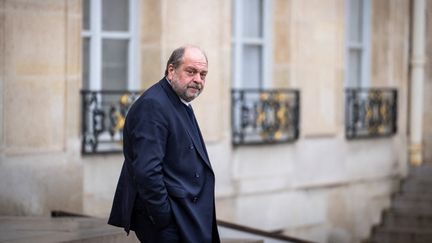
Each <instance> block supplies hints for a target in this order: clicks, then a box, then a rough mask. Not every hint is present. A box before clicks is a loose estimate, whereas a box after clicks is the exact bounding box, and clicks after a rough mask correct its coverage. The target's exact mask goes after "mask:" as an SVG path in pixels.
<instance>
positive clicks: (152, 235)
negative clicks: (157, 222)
mask: <svg viewBox="0 0 432 243" xmlns="http://www.w3.org/2000/svg"><path fill="white" fill-rule="evenodd" d="M135 235H136V236H137V238H138V240H139V241H140V242H142V243H153V242H154V243H181V240H180V235H179V232H178V229H177V226H176V225H175V223H174V222H173V223H171V224H169V225H168V226H167V227H165V228H163V229H161V230H155V231H154V232H149V231H148V230H135Z"/></svg>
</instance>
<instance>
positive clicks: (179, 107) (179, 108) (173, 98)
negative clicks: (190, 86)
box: [159, 78, 211, 169]
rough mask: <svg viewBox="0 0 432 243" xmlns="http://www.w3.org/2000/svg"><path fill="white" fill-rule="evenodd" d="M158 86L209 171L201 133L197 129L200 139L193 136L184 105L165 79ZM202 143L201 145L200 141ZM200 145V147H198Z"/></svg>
mask: <svg viewBox="0 0 432 243" xmlns="http://www.w3.org/2000/svg"><path fill="white" fill-rule="evenodd" d="M159 84H160V85H161V86H162V88H163V89H164V90H165V93H166V94H167V95H168V98H169V99H170V100H171V103H172V104H173V105H174V107H175V109H176V111H177V112H178V113H179V114H177V115H179V118H180V121H181V122H182V124H183V126H184V127H186V131H187V133H188V134H189V136H190V137H191V138H192V142H193V144H194V146H195V148H196V149H197V151H198V154H199V155H200V156H201V158H202V159H203V160H204V161H205V163H206V164H207V166H209V167H210V169H211V164H210V160H209V158H208V155H207V150H206V148H205V144H204V140H203V139H202V135H201V131H200V129H199V127H198V133H199V136H200V137H196V136H194V135H193V134H194V132H193V131H192V129H194V128H193V127H192V124H191V123H190V122H189V118H188V114H187V111H186V108H185V107H184V106H185V105H184V104H183V103H182V102H181V100H180V98H179V97H178V96H177V94H176V93H175V92H174V90H172V88H171V85H170V84H169V83H168V80H166V78H163V79H162V80H161V81H159ZM199 139H201V141H203V142H202V143H201V141H199ZM200 144H202V146H200Z"/></svg>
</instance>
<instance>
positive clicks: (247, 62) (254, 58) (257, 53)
mask: <svg viewBox="0 0 432 243" xmlns="http://www.w3.org/2000/svg"><path fill="white" fill-rule="evenodd" d="M261 60H262V47H261V46H244V48H243V57H242V62H243V70H242V74H243V75H242V88H260V86H261V85H260V83H261V73H262V63H261Z"/></svg>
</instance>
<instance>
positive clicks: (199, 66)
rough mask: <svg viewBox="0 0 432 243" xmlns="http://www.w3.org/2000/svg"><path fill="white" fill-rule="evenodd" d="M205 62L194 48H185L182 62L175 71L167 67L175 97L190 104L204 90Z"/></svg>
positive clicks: (201, 54) (172, 67)
mask: <svg viewBox="0 0 432 243" xmlns="http://www.w3.org/2000/svg"><path fill="white" fill-rule="evenodd" d="M207 72H208V69H207V61H206V58H205V56H204V54H203V53H202V52H201V51H200V50H199V49H196V48H186V50H185V53H184V55H183V62H182V63H181V64H180V66H179V67H178V68H177V69H175V68H174V66H173V65H172V64H170V65H169V66H168V76H167V77H168V79H169V80H170V81H171V86H172V87H173V89H174V91H175V92H176V93H177V95H178V96H179V97H180V98H182V99H183V100H185V101H187V102H190V101H192V100H193V99H195V98H196V97H198V95H199V94H201V92H202V90H203V89H204V84H205V78H206V75H207Z"/></svg>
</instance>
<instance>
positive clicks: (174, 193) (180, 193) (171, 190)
mask: <svg viewBox="0 0 432 243" xmlns="http://www.w3.org/2000/svg"><path fill="white" fill-rule="evenodd" d="M166 189H167V192H168V195H169V196H170V197H176V198H185V197H186V196H187V192H186V191H185V190H184V189H183V188H181V187H178V186H166Z"/></svg>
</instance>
